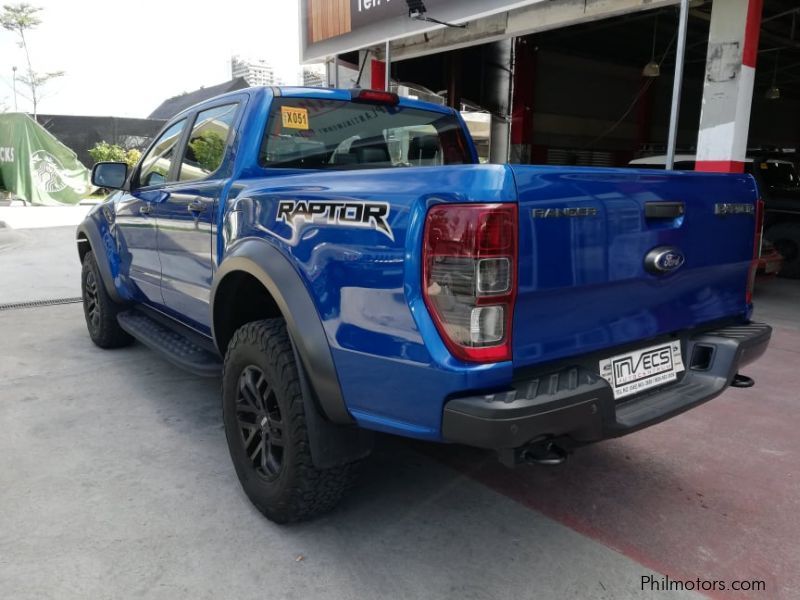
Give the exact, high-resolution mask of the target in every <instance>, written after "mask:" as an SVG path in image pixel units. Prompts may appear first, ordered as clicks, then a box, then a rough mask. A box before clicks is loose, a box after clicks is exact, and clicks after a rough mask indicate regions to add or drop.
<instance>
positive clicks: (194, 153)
mask: <svg viewBox="0 0 800 600" xmlns="http://www.w3.org/2000/svg"><path fill="white" fill-rule="evenodd" d="M237 107H238V105H237V104H226V105H225V106H217V107H215V108H210V109H208V110H204V111H202V112H199V113H198V114H197V119H195V121H194V127H192V133H191V135H190V136H189V142H188V143H187V144H186V152H185V153H184V156H183V160H182V161H181V172H180V174H179V176H178V179H180V180H181V181H192V180H194V179H203V178H205V177H208V176H209V175H210V174H211V173H213V172H214V171H216V170H217V169H219V166H220V165H221V164H222V158H223V156H224V155H225V142H226V141H227V140H228V134H229V133H230V130H231V127H232V126H233V119H234V117H235V116H236V108H237Z"/></svg>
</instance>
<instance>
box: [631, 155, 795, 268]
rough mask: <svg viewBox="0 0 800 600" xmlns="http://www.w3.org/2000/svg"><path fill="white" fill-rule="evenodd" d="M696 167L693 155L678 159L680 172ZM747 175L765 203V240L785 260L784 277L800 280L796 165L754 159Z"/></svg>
mask: <svg viewBox="0 0 800 600" xmlns="http://www.w3.org/2000/svg"><path fill="white" fill-rule="evenodd" d="M665 164H666V156H663V155H661V156H648V157H645V158H638V159H636V160H632V161H631V162H630V165H631V166H632V167H638V168H644V169H663V168H664V165H665ZM694 166H695V156H694V155H693V154H679V155H677V156H676V157H675V169H676V170H682V171H693V170H694ZM745 172H746V173H748V174H750V175H752V176H753V177H755V180H756V182H757V183H758V187H759V190H760V192H761V197H762V198H763V200H764V209H765V216H764V239H765V240H768V241H770V242H772V244H773V245H774V247H775V249H776V250H777V252H778V253H779V254H780V255H781V256H782V257H783V263H782V266H781V270H780V274H781V276H783V277H790V278H792V279H797V278H800V175H798V173H797V169H796V167H795V165H794V163H793V162H792V161H790V160H787V159H786V158H785V157H783V156H782V155H763V156H760V157H759V156H751V157H748V158H747V159H746V160H745ZM762 252H763V250H762ZM773 264H774V263H773Z"/></svg>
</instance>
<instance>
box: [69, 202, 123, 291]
mask: <svg viewBox="0 0 800 600" xmlns="http://www.w3.org/2000/svg"><path fill="white" fill-rule="evenodd" d="M107 235H108V234H107ZM75 243H76V245H77V248H78V258H79V259H80V261H81V263H83V259H84V258H85V257H86V254H87V253H88V252H89V251H90V250H91V251H92V252H94V257H95V260H96V261H97V268H98V269H100V275H101V277H102V279H103V287H105V289H106V292H108V295H109V296H111V299H112V300H114V302H117V303H120V304H122V303H124V302H125V299H124V298H123V297H122V296H121V295H120V293H119V290H118V289H117V286H116V285H114V275H113V273H112V272H111V265H110V264H109V260H108V252H107V250H106V245H105V244H104V243H103V235H102V234H101V233H100V228H99V227H98V225H97V223H96V222H95V221H94V220H92V219H91V217H87V218H86V219H84V221H83V222H82V223H81V224H80V225H78V228H77V230H76V231H75Z"/></svg>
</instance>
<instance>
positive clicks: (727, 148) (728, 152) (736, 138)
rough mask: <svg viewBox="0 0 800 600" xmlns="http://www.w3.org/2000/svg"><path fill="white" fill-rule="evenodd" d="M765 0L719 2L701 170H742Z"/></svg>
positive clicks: (700, 144) (700, 145)
mask: <svg viewBox="0 0 800 600" xmlns="http://www.w3.org/2000/svg"><path fill="white" fill-rule="evenodd" d="M762 6H763V0H725V1H724V2H714V4H713V7H712V10H711V28H710V31H709V34H708V55H707V57H706V73H705V81H704V84H703V105H702V112H701V114H700V134H699V137H698V139H697V165H696V169H697V170H698V171H716V172H723V173H742V172H743V171H744V161H745V154H746V152H747V134H748V129H749V126H750V108H751V105H752V102H753V84H754V82H755V71H756V61H757V59H758V37H759V33H760V31H761V9H762Z"/></svg>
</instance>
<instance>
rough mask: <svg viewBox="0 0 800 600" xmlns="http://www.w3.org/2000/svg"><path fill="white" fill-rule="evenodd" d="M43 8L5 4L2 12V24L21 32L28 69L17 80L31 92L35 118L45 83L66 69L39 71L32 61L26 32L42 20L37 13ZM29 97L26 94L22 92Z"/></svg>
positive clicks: (18, 32) (21, 44) (0, 18)
mask: <svg viewBox="0 0 800 600" xmlns="http://www.w3.org/2000/svg"><path fill="white" fill-rule="evenodd" d="M41 10H42V9H41V8H39V7H37V6H32V5H30V4H28V3H27V2H21V3H19V4H4V5H3V12H2V14H0V25H2V26H3V28H4V29H7V30H8V31H13V32H15V33H17V34H19V39H20V41H19V47H20V48H22V49H23V50H24V52H25V60H26V61H27V63H28V69H27V71H26V73H25V74H24V75H19V76H17V81H19V82H20V83H21V84H23V85H24V86H25V87H27V88H28V89H29V90H30V92H31V95H30V98H28V100H30V101H31V103H33V118H34V119H35V118H36V113H37V110H38V107H39V102H40V101H41V99H42V94H41V89H42V87H44V85H45V84H46V83H47V82H48V81H50V80H51V79H54V78H56V77H61V76H62V75H64V71H52V72H50V73H37V72H36V71H34V70H33V65H32V63H31V53H30V51H29V50H28V40H27V39H26V38H25V32H26V31H30V30H32V29H35V28H36V27H37V26H38V25H39V24H41V22H42V20H41V19H40V18H39V16H38V15H37V13H38V12H39V11H41ZM20 95H21V96H23V97H24V98H27V96H25V95H24V94H20Z"/></svg>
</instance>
